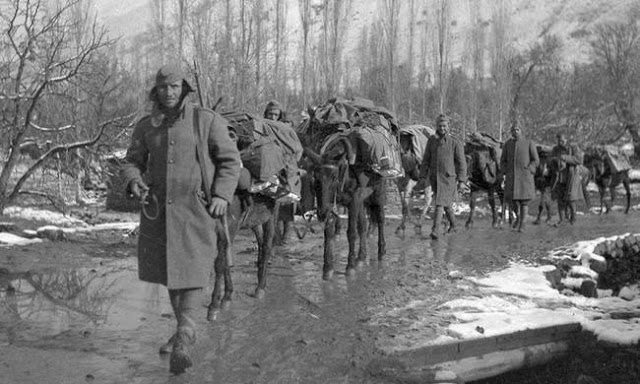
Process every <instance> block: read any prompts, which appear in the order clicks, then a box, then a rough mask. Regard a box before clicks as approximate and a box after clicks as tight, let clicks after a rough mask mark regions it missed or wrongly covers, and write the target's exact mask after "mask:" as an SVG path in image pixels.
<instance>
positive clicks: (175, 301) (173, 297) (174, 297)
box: [159, 289, 180, 354]
mask: <svg viewBox="0 0 640 384" xmlns="http://www.w3.org/2000/svg"><path fill="white" fill-rule="evenodd" d="M169 300H170V301H171V309H173V315H174V316H175V318H176V321H177V320H178V319H179V318H180V290H178V289H170V290H169ZM175 340H176V334H175V333H174V334H173V335H171V337H170V338H169V340H168V341H167V342H166V343H164V344H163V345H162V346H161V347H160V350H159V352H160V353H161V354H164V353H171V351H172V350H173V343H174V342H175Z"/></svg>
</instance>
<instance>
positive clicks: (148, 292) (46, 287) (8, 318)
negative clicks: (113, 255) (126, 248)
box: [0, 258, 171, 342]
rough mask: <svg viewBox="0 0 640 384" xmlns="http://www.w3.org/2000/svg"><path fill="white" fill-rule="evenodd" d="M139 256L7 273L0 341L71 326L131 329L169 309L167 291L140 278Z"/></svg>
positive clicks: (1, 293) (0, 299)
mask: <svg viewBox="0 0 640 384" xmlns="http://www.w3.org/2000/svg"><path fill="white" fill-rule="evenodd" d="M135 263H136V260H135V259H133V258H131V259H126V260H122V261H119V262H117V263H107V264H106V265H105V266H101V267H99V268H78V269H71V270H59V271H47V272H21V273H18V274H3V275H2V279H1V282H2V286H1V287H0V327H1V328H4V329H5V330H6V332H2V333H0V342H14V341H16V340H23V341H26V340H38V339H42V338H45V337H51V336H55V335H59V334H62V333H64V332H67V331H70V330H81V329H96V328H100V329H102V330H106V331H113V330H119V331H127V330H133V329H136V328H138V327H139V326H140V324H141V321H144V320H145V319H146V318H147V317H150V316H153V317H157V316H158V314H160V313H171V308H170V306H169V305H168V298H167V293H166V289H165V288H164V287H161V286H159V285H156V284H147V283H144V282H141V281H139V280H138V278H137V272H136V269H135Z"/></svg>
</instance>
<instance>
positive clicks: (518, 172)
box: [500, 121, 540, 232]
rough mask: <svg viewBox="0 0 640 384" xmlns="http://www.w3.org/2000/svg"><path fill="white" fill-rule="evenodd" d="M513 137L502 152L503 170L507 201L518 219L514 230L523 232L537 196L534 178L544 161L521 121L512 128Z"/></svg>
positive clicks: (501, 165) (501, 164)
mask: <svg viewBox="0 0 640 384" xmlns="http://www.w3.org/2000/svg"><path fill="white" fill-rule="evenodd" d="M511 136H512V137H511V138H510V139H509V140H507V142H506V143H505V144H504V147H503V149H502V155H501V157H500V169H501V170H502V172H503V173H504V175H505V186H504V198H505V201H507V202H510V204H511V205H512V206H513V207H514V209H515V212H516V213H517V216H518V219H517V221H516V223H515V224H514V227H515V228H517V230H518V232H522V231H524V228H525V220H526V218H527V214H528V211H529V201H530V200H531V199H533V198H534V197H535V194H536V191H535V184H534V179H533V176H534V174H535V172H536V167H537V166H538V163H540V159H539V158H538V151H537V150H536V146H535V144H534V143H533V141H531V140H529V139H527V138H525V137H524V136H523V135H522V129H521V128H520V125H519V123H518V122H517V121H516V122H514V124H513V126H512V127H511Z"/></svg>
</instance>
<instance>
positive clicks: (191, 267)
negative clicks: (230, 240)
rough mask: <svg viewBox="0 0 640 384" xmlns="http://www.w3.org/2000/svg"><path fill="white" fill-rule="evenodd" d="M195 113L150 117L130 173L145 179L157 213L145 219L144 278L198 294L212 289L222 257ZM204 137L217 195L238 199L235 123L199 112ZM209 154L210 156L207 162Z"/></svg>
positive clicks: (138, 130)
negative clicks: (217, 256) (207, 192)
mask: <svg viewBox="0 0 640 384" xmlns="http://www.w3.org/2000/svg"><path fill="white" fill-rule="evenodd" d="M194 108H198V107H196V106H195V105H193V104H192V103H191V102H189V101H188V100H186V99H185V100H184V102H183V104H182V106H181V109H180V112H179V114H178V116H177V117H176V118H175V120H173V119H170V118H166V117H165V118H163V117H162V115H161V116H160V117H159V118H158V117H157V114H158V113H157V112H155V111H154V113H156V115H155V116H154V115H153V114H152V116H148V117H145V118H144V119H142V120H141V121H140V122H139V123H138V124H137V125H136V127H135V129H134V131H133V137H132V139H131V145H130V146H129V148H128V150H127V155H126V159H125V163H124V164H123V166H122V175H123V177H124V179H125V180H126V182H127V184H126V185H127V186H128V185H129V183H130V181H131V180H134V179H141V178H142V175H143V174H145V172H146V174H145V180H147V181H148V185H149V187H150V191H149V196H152V195H153V196H155V197H156V198H157V199H158V204H157V208H156V207H155V204H154V203H153V202H151V203H150V204H149V205H147V212H148V215H149V216H154V215H155V212H157V215H158V216H157V218H155V219H153V218H149V217H147V216H146V215H141V218H140V236H139V240H138V275H139V278H140V280H143V281H147V282H150V283H158V284H163V285H166V286H167V288H169V289H184V288H197V287H203V286H206V285H207V284H208V283H209V276H210V272H211V268H212V266H213V258H214V256H215V251H216V248H215V245H216V235H215V232H214V230H213V227H214V225H215V221H214V220H215V219H213V218H212V217H211V216H210V215H209V213H208V212H207V208H206V202H205V198H204V193H203V189H202V188H203V182H202V176H201V168H200V166H199V163H198V161H197V154H196V135H195V132H194ZM198 120H199V124H198V127H199V130H200V137H201V138H207V142H206V143H205V146H204V147H203V149H204V153H205V158H206V160H205V167H204V168H205V170H206V172H207V175H208V176H207V178H208V179H209V180H212V181H213V184H212V185H211V187H210V188H211V191H212V196H214V197H215V196H217V197H221V198H223V199H225V200H227V201H229V202H230V201H231V200H232V198H233V194H234V191H235V189H236V186H237V184H238V177H239V174H240V154H239V152H238V149H237V148H236V145H235V143H234V142H233V141H232V140H231V138H230V136H229V131H228V128H227V123H226V120H225V119H224V118H222V117H221V116H220V115H218V114H217V113H215V112H213V111H211V110H208V109H203V108H198ZM207 153H208V156H207Z"/></svg>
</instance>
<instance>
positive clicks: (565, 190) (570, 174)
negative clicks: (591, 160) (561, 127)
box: [551, 144, 584, 202]
mask: <svg viewBox="0 0 640 384" xmlns="http://www.w3.org/2000/svg"><path fill="white" fill-rule="evenodd" d="M551 159H553V160H555V161H554V166H555V167H556V172H557V176H556V177H557V180H556V182H555V184H554V187H553V188H552V190H551V193H552V196H553V198H554V199H557V200H562V201H565V202H571V201H578V200H583V199H584V194H583V193H582V177H581V175H580V168H582V167H581V166H582V163H583V161H584V153H583V152H582V151H581V150H580V148H579V147H578V146H577V145H575V144H569V145H567V147H566V148H564V147H561V146H559V145H556V146H554V147H553V149H552V150H551Z"/></svg>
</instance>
